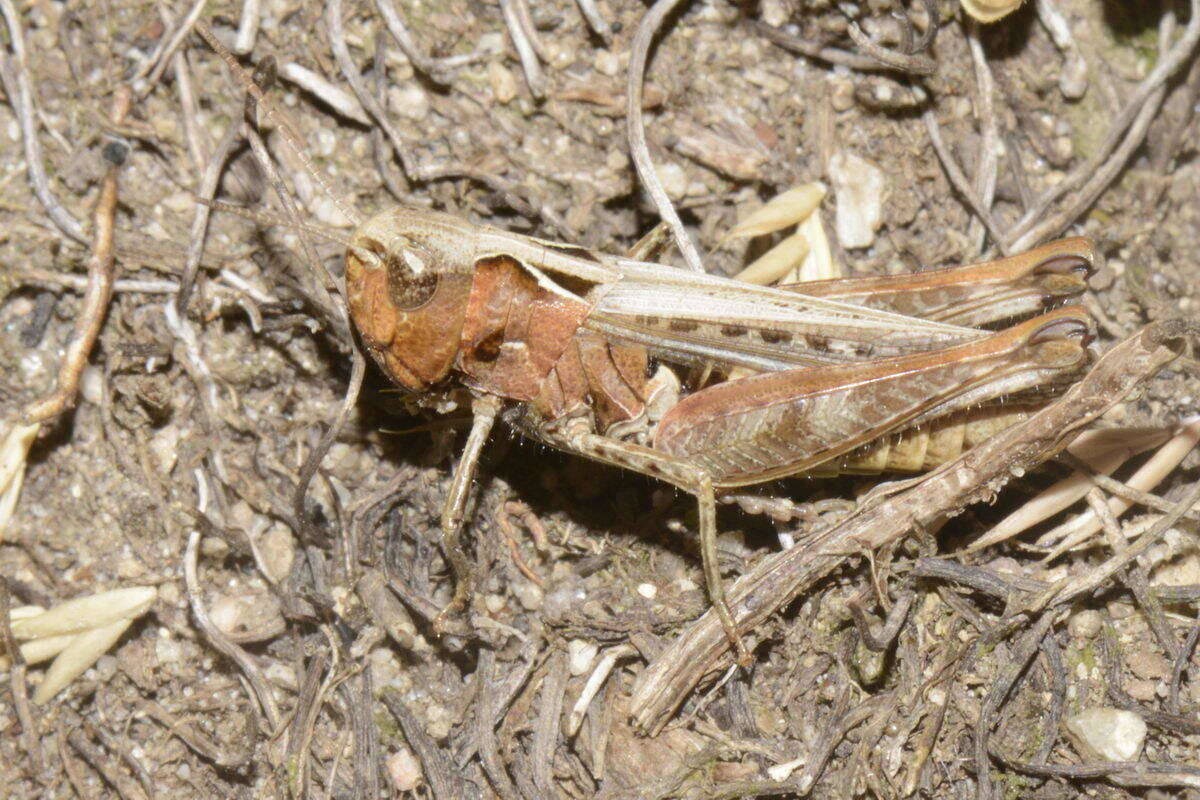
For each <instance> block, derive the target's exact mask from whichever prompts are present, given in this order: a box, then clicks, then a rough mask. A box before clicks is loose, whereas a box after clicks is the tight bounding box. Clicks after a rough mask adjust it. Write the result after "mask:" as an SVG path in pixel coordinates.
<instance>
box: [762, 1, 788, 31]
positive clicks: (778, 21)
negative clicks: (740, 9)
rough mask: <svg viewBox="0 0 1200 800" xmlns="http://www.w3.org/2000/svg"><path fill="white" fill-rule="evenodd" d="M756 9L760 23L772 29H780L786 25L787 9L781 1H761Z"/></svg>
mask: <svg viewBox="0 0 1200 800" xmlns="http://www.w3.org/2000/svg"><path fill="white" fill-rule="evenodd" d="M758 9H759V14H760V16H761V17H762V21H763V22H765V23H767V24H768V25H770V26H771V27H772V28H780V27H783V26H784V25H786V24H787V21H788V9H787V6H786V5H785V4H784V3H783V0H762V2H761V3H759V6H758Z"/></svg>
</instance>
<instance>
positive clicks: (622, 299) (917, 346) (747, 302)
mask: <svg viewBox="0 0 1200 800" xmlns="http://www.w3.org/2000/svg"><path fill="white" fill-rule="evenodd" d="M197 30H198V31H199V32H200V33H201V34H202V35H203V36H204V37H205V39H207V40H208V42H209V44H210V45H211V46H212V47H213V48H214V50H216V51H217V52H218V53H219V54H220V55H221V57H222V58H223V59H224V60H225V62H226V64H227V65H228V66H229V68H230V70H231V71H232V73H233V75H234V76H235V77H236V79H237V80H238V82H239V83H240V84H241V86H242V88H243V89H244V90H245V91H246V92H248V93H249V94H250V95H251V96H252V97H254V98H255V100H256V101H257V103H258V105H259V107H260V109H261V111H260V113H261V114H262V115H263V116H264V117H265V118H266V119H273V121H274V122H275V123H276V125H277V127H278V130H279V131H280V133H281V134H282V136H283V138H284V140H285V141H286V142H287V143H288V146H289V147H290V148H291V149H292V150H293V151H294V152H295V154H296V155H297V157H298V158H299V159H300V161H301V162H302V163H303V164H304V165H305V166H306V168H307V169H308V171H309V172H310V174H311V176H312V177H313V179H314V180H315V181H316V182H317V183H318V185H319V186H321V187H322V188H323V189H325V190H326V191H327V193H328V194H329V196H330V197H331V198H334V200H335V202H336V195H334V194H333V192H332V191H330V190H329V187H328V186H327V185H326V183H325V181H324V179H323V177H322V176H321V175H320V174H319V173H318V172H317V171H316V170H315V168H313V167H312V165H311V163H310V162H309V160H308V158H307V156H306V155H305V148H304V145H303V141H302V139H301V137H299V135H298V134H296V133H295V132H294V131H293V130H292V128H291V127H290V126H289V125H288V123H287V121H286V119H285V118H284V117H283V116H282V114H281V113H280V112H279V111H277V110H276V109H275V107H274V106H273V105H272V104H271V103H270V102H269V101H268V100H267V98H266V97H265V96H264V95H263V92H262V91H261V90H260V89H259V87H258V86H257V85H256V84H255V83H254V82H253V80H251V78H250V77H249V76H248V75H247V74H246V73H245V71H244V70H243V69H242V68H241V67H240V65H239V64H238V63H237V62H236V61H235V60H234V59H233V57H232V55H230V54H229V52H228V51H227V50H226V49H225V48H224V47H223V46H221V45H220V43H219V42H217V40H216V39H215V38H214V37H213V36H212V33H211V32H210V31H208V29H207V28H205V27H204V26H202V25H198V26H197ZM342 210H343V213H345V214H346V216H347V217H348V218H349V219H350V220H352V221H353V222H354V224H355V225H357V228H356V229H355V231H354V232H353V234H352V235H351V237H350V239H349V240H348V242H346V253H345V280H346V287H345V291H346V299H347V302H348V306H349V312H350V317H351V319H352V321H353V323H354V326H355V327H356V329H357V331H358V334H359V336H360V338H361V342H362V345H363V347H364V348H365V349H366V351H367V352H368V353H370V355H371V356H372V358H373V359H374V361H375V362H376V363H377V364H378V365H379V367H380V368H381V369H382V370H383V372H384V373H385V374H386V375H387V376H388V377H389V378H390V379H391V380H392V381H393V382H394V383H395V384H396V385H398V386H399V387H401V388H402V389H405V390H407V391H408V392H410V393H412V395H413V396H414V398H415V399H416V400H417V402H418V403H419V404H421V405H425V406H427V407H435V406H436V407H439V408H443V409H444V408H446V407H447V401H451V402H453V403H461V402H469V404H470V407H471V410H472V424H471V429H470V433H469V434H468V436H467V442H466V445H465V448H464V451H463V454H462V457H461V458H460V459H459V461H458V464H457V465H456V466H455V469H454V472H453V477H452V479H451V485H450V490H449V492H448V494H447V497H446V500H445V504H444V507H443V510H442V515H441V526H442V531H443V534H442V544H443V549H444V551H445V553H446V556H447V558H448V560H449V561H450V563H451V566H452V568H453V569H454V572H455V573H456V578H457V583H456V586H455V593H454V597H453V599H452V600H451V603H450V604H449V606H448V607H447V609H446V610H445V611H443V615H445V614H446V613H449V612H450V611H453V610H455V609H457V608H459V607H461V605H462V604H463V602H464V601H465V599H466V596H467V593H468V591H469V586H470V581H469V569H468V565H467V561H466V558H465V556H464V555H463V553H462V551H461V549H460V547H459V544H458V536H459V531H460V529H461V527H462V522H463V517H464V509H465V507H466V505H467V500H468V497H469V494H470V487H471V484H472V481H473V478H474V475H475V471H476V466H477V462H478V458H479V454H480V452H481V451H482V449H483V446H484V444H485V442H486V440H487V438H488V436H489V434H490V432H491V430H492V428H493V426H494V425H495V423H496V422H497V421H498V420H499V421H502V422H503V423H504V424H506V425H507V426H508V427H510V428H511V429H513V430H515V431H517V432H519V433H521V434H523V435H525V436H527V437H530V438H532V439H534V440H537V441H539V442H542V443H544V444H546V445H549V446H551V447H554V448H557V449H559V450H562V451H565V452H568V453H573V454H577V455H580V456H584V457H586V458H590V459H593V460H595V461H599V462H602V463H606V464H609V465H613V466H617V467H621V468H623V469H627V470H630V471H633V472H637V473H641V474H643V475H647V476H650V477H652V478H657V479H659V480H662V481H665V482H666V483H669V484H671V485H673V486H675V487H677V488H678V489H681V490H683V491H685V492H688V493H690V494H692V495H693V496H694V497H695V498H696V500H697V503H698V507H699V525H698V527H699V538H700V551H701V557H702V562H703V567H704V574H705V580H706V583H707V588H708V593H709V596H710V598H711V601H712V603H713V606H714V608H715V610H716V612H717V614H718V616H719V618H720V620H721V623H722V625H723V626H724V628H725V631H726V634H727V635H728V636H729V638H730V641H731V643H732V644H733V645H734V647H735V648H736V649H737V651H738V655H739V660H740V661H742V662H743V663H748V661H749V658H750V657H749V653H748V652H746V650H745V648H744V645H742V643H741V639H740V636H739V634H738V632H737V629H736V626H735V625H734V623H733V618H732V615H731V613H730V610H729V608H728V606H727V604H726V601H725V594H724V590H723V588H722V580H721V576H720V573H719V570H718V565H717V557H716V539H717V524H716V501H717V497H718V495H719V494H721V493H723V492H728V491H729V490H733V489H736V488H738V487H744V486H748V485H752V484H759V483H763V482H767V481H772V480H775V479H777V478H783V477H787V476H792V475H797V474H802V473H805V472H811V471H818V472H820V471H836V470H837V469H841V468H850V469H853V468H855V462H854V459H853V458H851V457H850V456H851V455H852V454H854V453H856V452H859V453H861V452H863V451H864V450H867V449H870V447H871V446H872V445H871V443H872V442H877V441H878V440H880V438H881V437H886V436H888V435H890V434H895V433H896V432H898V431H903V430H905V429H912V428H914V427H916V426H926V427H928V426H930V425H931V424H933V423H934V421H936V420H939V419H945V418H946V417H947V415H951V414H953V413H955V412H959V411H961V410H963V409H970V408H972V407H977V406H979V405H981V404H983V403H986V402H988V401H991V400H994V399H996V398H999V397H1002V396H1003V397H1007V396H1011V395H1019V394H1022V393H1026V392H1046V391H1049V390H1052V389H1054V388H1056V387H1061V386H1063V385H1064V384H1065V383H1068V382H1070V381H1072V380H1073V379H1074V378H1076V377H1077V376H1078V375H1079V374H1080V373H1081V372H1082V371H1083V370H1084V369H1085V367H1086V366H1087V364H1088V361H1089V354H1088V349H1087V345H1088V344H1089V343H1090V341H1091V339H1092V337H1093V325H1092V322H1091V320H1090V318H1089V317H1088V315H1087V313H1086V312H1085V311H1084V310H1083V309H1082V308H1081V307H1077V306H1065V307H1061V303H1062V302H1063V301H1065V300H1066V299H1068V298H1070V297H1073V296H1076V295H1079V294H1080V293H1082V292H1083V291H1084V289H1085V286H1086V279H1087V277H1088V276H1089V275H1090V274H1091V270H1092V265H1093V263H1094V262H1095V261H1096V259H1097V254H1096V252H1095V249H1094V247H1093V246H1092V245H1091V243H1090V242H1089V241H1087V240H1085V239H1067V240H1063V241H1059V242H1055V243H1052V244H1049V245H1045V246H1043V247H1041V248H1037V249H1035V250H1031V251H1029V252H1027V253H1023V254H1020V255H1017V256H1012V257H1009V258H1004V259H1000V260H997V261H991V262H987V263H983V264H977V265H970V266H966V267H959V268H951V269H947V270H938V271H931V272H924V273H920V274H915V275H904V276H896V277H879V278H852V279H836V280H831V281H820V282H815V283H807V284H799V285H793V286H788V287H763V286H757V285H753V284H748V283H744V282H739V281H736V280H732V279H728V278H722V277H717V276H713V275H708V274H701V273H695V272H690V271H685V270H681V269H678V268H675V267H671V266H666V265H662V264H658V263H654V262H651V261H648V260H641V259H640V257H641V256H642V255H643V254H642V253H634V254H631V255H632V256H638V257H621V256H615V255H610V254H605V253H599V252H594V251H592V250H589V249H586V248H583V247H578V246H575V245H570V244H563V243H559V242H553V241H547V240H543V239H538V238H534V237H530V236H524V235H519V234H516V233H511V232H508V231H504V230H501V229H498V228H494V227H490V226H486V225H477V224H474V223H471V222H468V221H466V220H464V219H461V218H459V217H456V216H452V215H449V214H444V213H439V212H435V211H430V210H427V209H418V208H407V207H395V208H389V209H387V210H384V211H382V212H379V213H378V214H376V215H374V216H372V217H370V218H369V219H365V220H364V219H363V218H362V216H361V215H359V214H358V213H357V212H356V211H355V210H354V209H351V208H348V207H343V208H342ZM1047 306H1060V307H1057V308H1054V309H1053V310H1050V311H1048V312H1046V313H1043V314H1041V315H1040V316H1035V317H1033V318H1032V319H1027V320H1026V321H1024V322H1021V323H1020V324H1017V325H1015V326H1013V327H1011V328H1008V329H1007V330H1003V331H1000V332H996V333H992V332H989V331H987V330H983V329H981V328H980V327H979V326H981V325H984V324H990V323H994V322H997V321H1001V320H1008V319H1012V318H1014V317H1027V316H1029V315H1031V314H1033V313H1035V312H1037V311H1039V310H1042V309H1044V308H1045V307H1047ZM714 365H715V369H716V370H718V372H720V371H723V370H729V369H732V368H734V367H743V368H747V369H749V370H752V371H753V372H754V373H756V374H751V375H749V376H747V377H742V378H736V379H727V380H717V381H715V382H712V383H710V384H708V385H704V384H700V385H695V386H692V387H690V389H685V388H683V386H682V384H681V381H680V379H679V378H678V377H677V375H676V374H675V372H674V371H673V368H674V367H678V366H704V367H709V368H712V367H713V366H714ZM902 449H903V448H902ZM910 449H911V448H910ZM918 460H919V461H921V462H922V463H923V462H924V459H923V458H922V459H918Z"/></svg>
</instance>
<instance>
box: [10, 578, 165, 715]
mask: <svg viewBox="0 0 1200 800" xmlns="http://www.w3.org/2000/svg"><path fill="white" fill-rule="evenodd" d="M157 598H158V590H157V589H155V588H154V587H153V586H131V587H128V588H125V589H115V590H113V591H109V592H101V593H99V594H94V595H89V596H88V597H80V598H76V599H75V600H68V601H67V602H65V603H61V604H60V605H57V606H55V607H54V608H52V609H50V610H49V611H46V610H44V609H41V608H38V607H36V606H23V607H21V608H16V609H13V610H12V611H11V612H10V613H9V620H10V626H11V628H12V632H13V636H14V637H15V638H16V639H18V640H20V641H22V642H24V644H22V645H21V655H22V656H24V658H25V660H26V661H27V662H29V663H37V662H39V661H45V660H47V659H50V658H54V662H53V663H52V664H51V665H50V668H49V669H48V670H46V675H45V677H44V678H43V679H42V682H41V684H40V685H39V686H38V689H37V692H36V693H35V694H34V696H33V702H35V703H38V704H41V703H44V702H46V701H47V700H49V699H51V698H52V697H54V695H56V694H58V692H59V691H61V690H62V689H63V687H65V686H66V685H67V684H69V683H70V682H71V681H73V680H75V678H77V677H79V676H80V675H82V674H83V673H84V672H85V671H87V669H88V668H89V667H91V666H92V665H93V664H95V663H96V659H98V658H100V656H102V655H104V653H106V652H107V651H108V649H109V648H110V647H112V646H113V643H114V642H116V641H117V639H119V638H120V637H121V634H122V633H124V632H125V630H126V629H127V628H128V627H129V626H130V624H132V622H133V621H134V620H135V619H137V618H138V617H140V616H141V615H142V614H144V613H146V611H148V610H149V608H150V606H151V605H153V604H154V601H155V600H156V599H157ZM7 660H8V659H7V658H3V657H0V667H2V666H4V662H7Z"/></svg>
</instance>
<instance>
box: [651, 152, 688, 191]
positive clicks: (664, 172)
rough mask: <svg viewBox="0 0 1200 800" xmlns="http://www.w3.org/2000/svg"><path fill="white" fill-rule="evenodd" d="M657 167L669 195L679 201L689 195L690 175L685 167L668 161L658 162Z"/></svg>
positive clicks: (659, 176)
mask: <svg viewBox="0 0 1200 800" xmlns="http://www.w3.org/2000/svg"><path fill="white" fill-rule="evenodd" d="M655 169H656V171H657V172H658V179H659V180H660V181H662V185H663V188H664V189H665V190H666V192H667V196H668V197H670V198H671V199H672V200H675V201H679V200H682V199H683V198H684V197H686V196H687V190H688V177H687V175H686V174H685V173H684V171H683V167H681V166H679V165H678V164H673V163H671V162H669V161H667V162H664V163H662V164H658V165H657V166H656V168H655Z"/></svg>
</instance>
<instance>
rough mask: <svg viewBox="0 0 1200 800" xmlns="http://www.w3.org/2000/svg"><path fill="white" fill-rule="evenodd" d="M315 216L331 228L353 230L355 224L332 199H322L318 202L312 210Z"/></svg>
mask: <svg viewBox="0 0 1200 800" xmlns="http://www.w3.org/2000/svg"><path fill="white" fill-rule="evenodd" d="M312 212H313V216H314V217H316V218H317V219H318V220H320V221H321V222H322V223H324V224H326V225H328V226H329V227H331V228H353V227H354V223H352V222H351V221H350V219H349V218H348V217H347V216H346V215H345V214H344V213H343V212H342V209H341V208H339V207H338V204H337V203H335V202H334V201H333V199H332V198H329V197H322V198H320V199H318V200H317V202H316V207H315V208H313V210H312Z"/></svg>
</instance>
